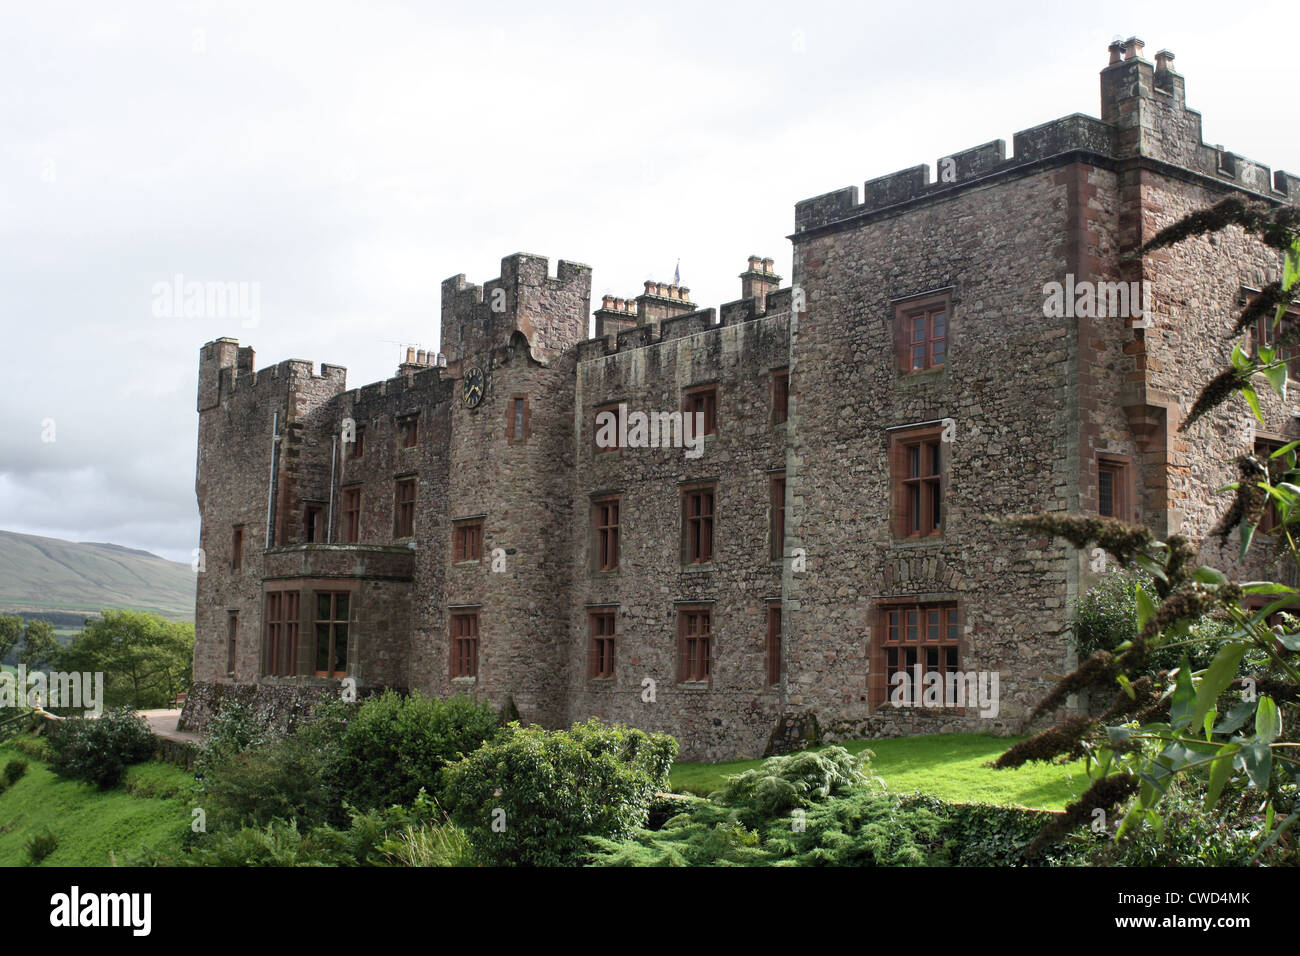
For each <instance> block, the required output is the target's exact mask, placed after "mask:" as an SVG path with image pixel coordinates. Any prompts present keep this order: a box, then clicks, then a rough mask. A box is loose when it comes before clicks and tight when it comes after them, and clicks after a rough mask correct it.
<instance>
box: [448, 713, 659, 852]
mask: <svg viewBox="0 0 1300 956" xmlns="http://www.w3.org/2000/svg"><path fill="white" fill-rule="evenodd" d="M676 753H677V741H676V740H674V739H673V738H671V737H669V736H667V735H665V734H647V733H644V732H643V731H640V730H632V729H629V728H626V727H622V726H606V725H604V724H603V723H602V722H601V721H600V720H598V719H594V718H593V719H592V720H590V721H588V722H586V723H583V724H574V725H573V726H572V727H571V728H570V729H569V730H562V731H547V730H542V729H541V728H538V727H527V728H525V727H520V726H519V725H518V724H517V723H512V724H508V725H507V726H506V728H505V730H504V733H503V734H502V736H501V737H500V738H498V739H495V740H492V741H489V742H487V743H485V744H484V745H483V746H482V747H480V748H479V749H478V750H476V751H474V752H473V753H472V754H470V755H469V756H467V757H465V758H464V759H462V760H460V761H459V762H457V763H454V764H451V765H449V766H448V767H447V768H446V770H445V771H444V773H443V779H444V786H443V794H444V797H445V801H446V802H447V803H448V804H449V805H450V807H451V815H452V819H453V821H454V822H455V823H456V824H457V825H458V826H460V827H461V828H462V829H464V830H465V832H466V833H467V834H468V835H469V838H470V843H471V844H472V846H473V848H474V852H475V855H476V856H477V857H478V858H479V859H480V860H482V861H483V862H486V863H490V864H505V865H510V864H522V865H534V866H556V865H565V864H571V863H575V862H578V860H579V859H580V858H581V857H582V856H583V855H584V854H585V853H586V852H587V850H588V846H587V844H586V843H585V842H584V837H585V836H587V835H592V836H597V837H603V838H606V839H611V840H616V839H622V838H625V837H627V836H629V835H630V834H631V833H632V831H633V830H634V829H635V828H636V827H640V826H644V825H645V823H646V820H647V815H648V811H649V806H650V802H651V800H652V799H653V797H654V794H655V792H656V791H660V790H665V789H667V785H668V772H669V769H670V768H671V766H672V761H673V757H674V756H676Z"/></svg>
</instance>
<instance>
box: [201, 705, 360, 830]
mask: <svg viewBox="0 0 1300 956" xmlns="http://www.w3.org/2000/svg"><path fill="white" fill-rule="evenodd" d="M307 726H310V725H307ZM337 759H338V756H337V753H336V752H335V753H331V752H329V751H328V750H327V749H326V748H323V747H321V746H318V742H317V741H316V740H315V739H314V738H313V737H312V735H311V734H310V733H307V732H306V727H304V728H303V730H301V731H300V732H299V733H298V734H295V735H294V736H291V737H276V738H273V739H271V740H269V741H265V742H263V743H259V744H257V745H256V746H253V747H249V748H247V749H245V750H242V751H239V752H237V753H230V754H227V755H225V756H223V757H219V758H212V759H209V761H208V764H207V767H206V769H205V770H204V774H203V778H202V780H201V781H200V784H201V794H202V796H201V798H200V799H201V801H202V805H203V807H204V809H205V810H207V815H208V826H209V828H210V829H212V830H214V831H217V830H221V831H231V830H236V829H239V828H242V827H249V826H252V827H258V828H265V827H267V826H268V825H269V824H270V823H271V821H272V820H275V819H280V820H282V821H291V822H294V823H296V824H298V825H301V826H304V827H311V826H314V825H319V824H326V823H340V822H342V821H343V819H344V811H343V808H342V798H341V796H340V794H339V792H338V787H337V784H336V782H335V781H336V776H337V775H336V766H337ZM267 832H268V833H269V832H270V831H267Z"/></svg>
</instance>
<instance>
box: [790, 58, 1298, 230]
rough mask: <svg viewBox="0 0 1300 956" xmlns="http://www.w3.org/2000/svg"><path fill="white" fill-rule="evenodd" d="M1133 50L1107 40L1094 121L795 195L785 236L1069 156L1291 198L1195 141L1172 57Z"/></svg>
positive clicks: (1197, 134) (1218, 149)
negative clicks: (1144, 165)
mask: <svg viewBox="0 0 1300 956" xmlns="http://www.w3.org/2000/svg"><path fill="white" fill-rule="evenodd" d="M1142 48H1143V42H1142V41H1141V40H1140V39H1138V38H1137V37H1130V38H1129V39H1128V40H1125V41H1123V42H1116V43H1112V44H1111V46H1110V57H1111V59H1110V64H1109V65H1108V66H1107V67H1106V68H1105V69H1104V70H1103V71H1102V74H1101V99H1102V111H1101V114H1102V115H1101V119H1097V118H1096V117H1092V116H1086V115H1083V114H1081V113H1075V114H1073V115H1070V116H1065V117H1062V118H1060V119H1057V120H1053V121H1051V122H1050V123H1043V124H1041V125H1039V126H1034V127H1032V128H1030V129H1026V130H1021V131H1020V132H1018V133H1016V134H1015V136H1014V137H1013V141H1012V142H1013V155H1012V156H1010V157H1008V156H1007V155H1006V142H1005V141H1004V140H1000V139H998V140H993V141H992V142H988V143H984V144H983V145H981V146H975V147H972V148H970V149H966V150H962V151H960V152H956V153H950V154H948V155H946V156H940V157H939V158H938V160H937V161H936V163H935V166H934V169H935V176H936V178H935V180H934V181H931V178H930V175H931V167H929V166H924V165H921V166H913V167H911V168H909V169H903V170H899V171H898V172H895V173H890V174H889V175H887V176H880V177H878V178H876V179H872V180H868V181H867V182H866V183H865V184H864V185H863V187H862V191H861V198H859V191H858V188H857V187H856V186H848V187H845V188H844V189H837V190H835V191H834V192H829V193H824V194H822V195H820V196H814V197H812V198H811V199H805V200H803V201H802V202H800V203H797V204H796V205H795V236H796V237H797V236H798V235H799V234H801V233H806V232H810V231H813V230H816V229H820V228H823V227H825V226H829V225H832V224H834V223H838V222H842V221H844V220H848V219H855V218H858V217H861V216H866V215H870V214H873V213H877V212H882V211H884V210H890V209H892V208H893V207H900V208H901V207H905V206H907V205H910V204H913V203H918V202H925V201H929V200H932V199H936V198H940V197H944V196H946V195H949V194H951V193H953V192H956V191H959V190H962V189H967V188H970V187H972V186H974V185H975V184H977V183H983V182H988V181H990V180H992V179H995V178H998V177H1013V176H1018V175H1025V174H1028V173H1030V172H1032V171H1033V170H1035V169H1037V168H1041V167H1043V166H1046V165H1050V164H1052V163H1054V162H1064V161H1066V160H1068V159H1071V158H1074V157H1079V156H1083V157H1087V158H1091V159H1092V160H1093V161H1095V162H1098V163H1102V164H1106V165H1114V164H1118V163H1122V162H1125V161H1127V162H1140V161H1147V162H1154V163H1157V164H1161V165H1164V166H1167V167H1171V168H1173V169H1174V170H1178V171H1182V172H1183V173H1187V174H1192V175H1194V176H1198V177H1200V178H1203V179H1206V180H1211V181H1217V182H1219V183H1222V184H1223V185H1224V186H1227V187H1230V188H1236V189H1239V190H1243V191H1245V192H1248V193H1253V194H1255V195H1256V196H1258V197H1259V198H1263V199H1267V200H1272V201H1276V202H1291V203H1300V177H1297V176H1295V175H1292V174H1290V173H1286V172H1282V171H1280V170H1279V171H1277V172H1273V171H1272V170H1271V169H1270V168H1269V167H1268V166H1266V165H1264V164H1263V163H1260V162H1257V161H1255V160H1251V159H1247V158H1246V157H1244V156H1240V155H1238V154H1236V153H1232V152H1230V151H1228V150H1225V149H1223V147H1222V146H1219V145H1209V144H1206V143H1205V142H1203V141H1202V139H1201V114H1200V113H1199V112H1197V111H1196V110H1189V109H1188V108H1187V105H1186V99H1185V88H1184V80H1183V77H1182V75H1181V74H1179V73H1177V72H1176V71H1174V69H1173V61H1174V55H1173V54H1172V53H1170V52H1169V51H1168V50H1161V51H1160V52H1159V53H1157V54H1156V59H1155V62H1154V63H1151V62H1148V61H1147V60H1144V59H1142V57H1141V53H1142Z"/></svg>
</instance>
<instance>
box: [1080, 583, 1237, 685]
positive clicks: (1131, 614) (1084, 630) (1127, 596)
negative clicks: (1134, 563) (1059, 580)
mask: <svg viewBox="0 0 1300 956" xmlns="http://www.w3.org/2000/svg"><path fill="white" fill-rule="evenodd" d="M1138 585H1141V586H1142V590H1143V591H1145V592H1146V593H1147V594H1148V595H1151V596H1152V597H1153V599H1156V600H1157V603H1158V598H1155V594H1156V590H1155V585H1154V583H1153V582H1152V579H1151V576H1150V575H1149V574H1147V573H1146V572H1145V571H1142V570H1139V569H1137V568H1111V569H1110V570H1108V571H1106V573H1105V574H1103V575H1102V577H1101V579H1100V580H1099V581H1098V582H1097V584H1095V585H1094V586H1093V587H1091V588H1089V589H1088V591H1087V592H1086V593H1085V594H1084V595H1083V597H1081V598H1080V599H1079V603H1078V605H1077V606H1076V607H1075V613H1074V624H1073V631H1074V646H1075V650H1076V651H1077V652H1078V655H1079V660H1080V661H1083V660H1086V659H1087V658H1089V657H1091V656H1092V655H1093V654H1094V653H1096V652H1097V651H1114V650H1115V649H1116V648H1117V647H1119V646H1120V645H1121V644H1123V643H1125V642H1126V641H1131V640H1132V639H1133V638H1134V637H1136V636H1137V587H1138ZM1232 633H1233V629H1232V626H1231V625H1230V624H1228V623H1226V622H1222V621H1216V620H1212V619H1208V618H1207V619H1204V620H1201V621H1197V622H1196V623H1194V624H1192V625H1191V633H1190V636H1191V637H1192V638H1194V639H1201V640H1203V639H1206V638H1208V639H1210V641H1211V643H1197V644H1194V645H1193V646H1192V653H1191V664H1192V669H1193V670H1200V669H1202V668H1204V667H1208V666H1209V665H1210V662H1211V661H1212V660H1213V659H1214V656H1215V654H1217V653H1218V650H1219V647H1220V645H1221V643H1222V641H1223V640H1227V639H1228V638H1229V637H1230V636H1231V635H1232ZM1186 650H1187V649H1186V648H1185V647H1182V646H1180V647H1169V648H1162V649H1160V650H1156V651H1154V652H1153V653H1152V654H1151V666H1152V667H1153V668H1154V669H1155V670H1169V669H1171V668H1175V667H1178V666H1179V665H1180V664H1181V663H1182V660H1183V654H1184V653H1186Z"/></svg>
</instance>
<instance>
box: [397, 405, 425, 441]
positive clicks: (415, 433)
mask: <svg viewBox="0 0 1300 956" xmlns="http://www.w3.org/2000/svg"><path fill="white" fill-rule="evenodd" d="M397 432H398V434H399V435H400V436H401V442H402V447H403V448H414V447H415V446H416V445H417V444H418V443H419V441H420V413H419V412H413V413H412V414H410V415H403V416H401V417H400V418H398V419H397Z"/></svg>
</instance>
